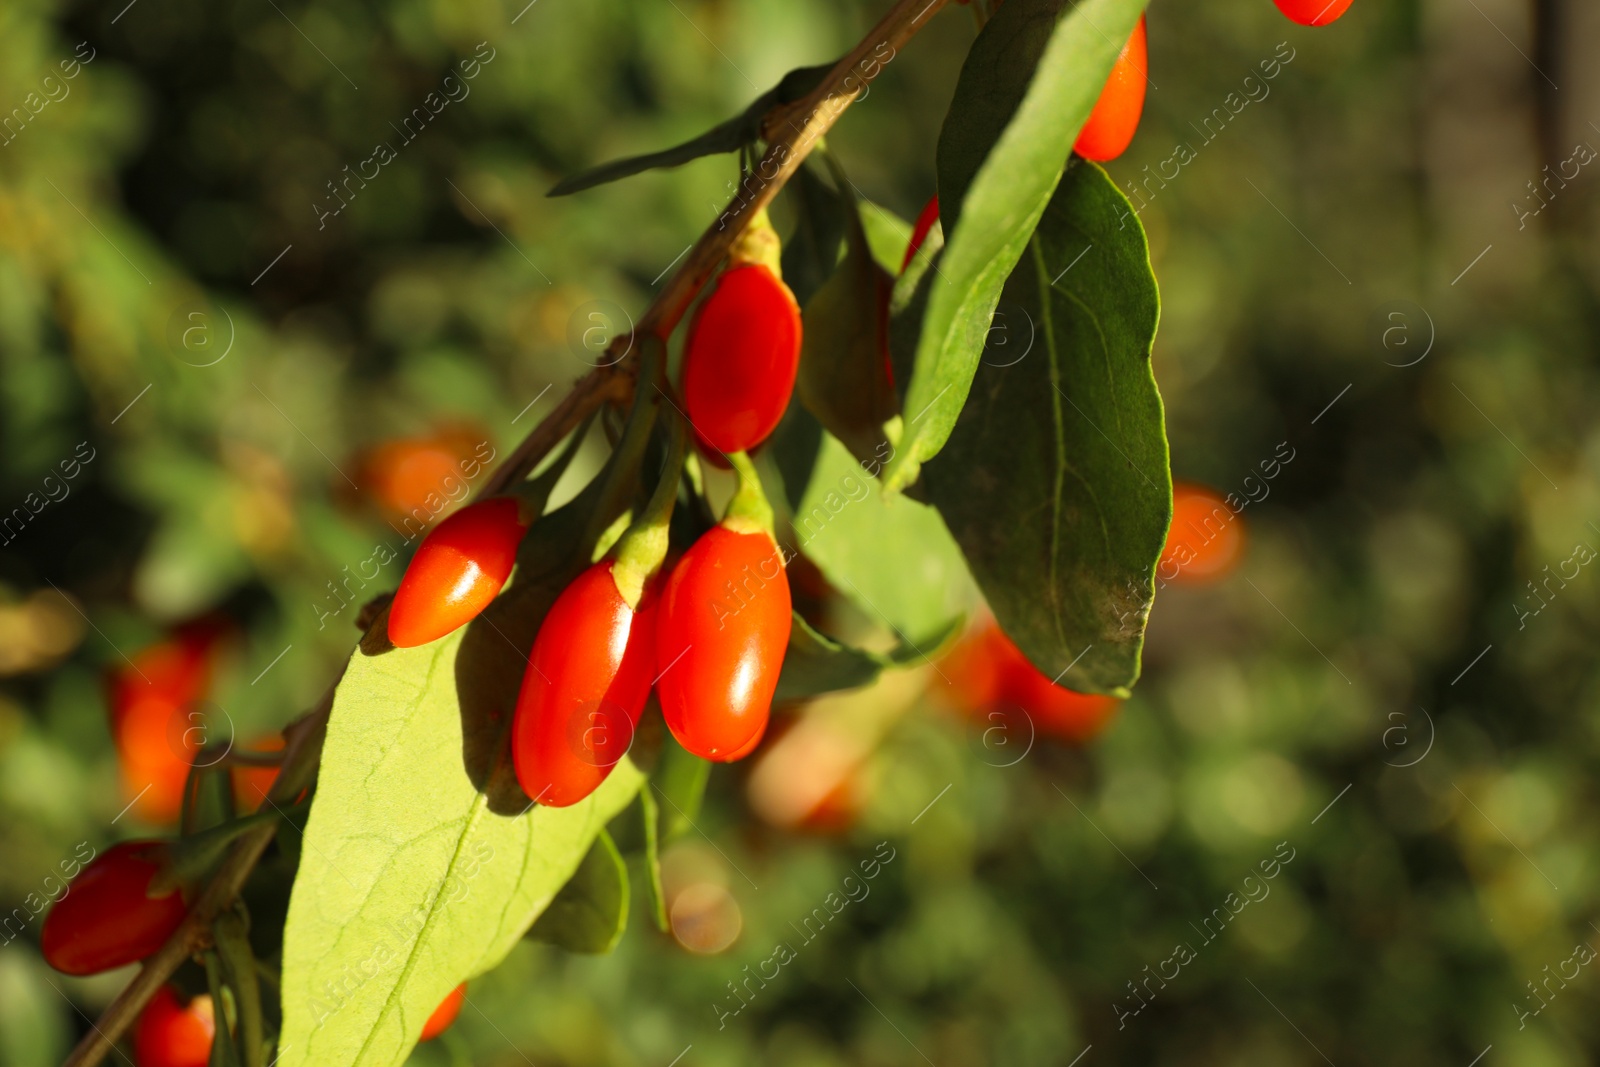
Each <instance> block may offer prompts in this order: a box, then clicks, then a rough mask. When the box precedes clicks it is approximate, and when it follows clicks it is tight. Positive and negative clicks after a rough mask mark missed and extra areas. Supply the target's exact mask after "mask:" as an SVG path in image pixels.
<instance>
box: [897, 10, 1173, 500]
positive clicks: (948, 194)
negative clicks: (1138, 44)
mask: <svg viewBox="0 0 1600 1067" xmlns="http://www.w3.org/2000/svg"><path fill="white" fill-rule="evenodd" d="M1145 3H1146V0H1082V2H1081V3H1079V4H1077V5H1076V6H1075V7H1071V8H1070V10H1068V4H1067V0H1009V2H1008V3H1006V4H1003V5H1001V6H1000V8H999V9H998V10H997V11H996V12H995V14H994V17H993V18H991V19H990V20H989V22H988V23H987V25H985V26H984V28H983V31H982V32H981V33H979V34H978V38H977V40H976V41H974V42H973V45H972V49H971V51H970V52H969V53H968V54H967V60H966V63H965V64H964V65H963V66H962V68H961V77H960V78H959V80H958V81H957V82H956V92H955V98H954V99H953V100H952V101H951V103H950V112H949V114H948V115H947V116H946V117H945V122H944V127H943V128H942V129H941V131H940V133H939V149H938V173H939V211H940V217H941V221H942V222H943V223H944V231H945V234H946V244H945V249H944V255H943V256H942V258H941V259H940V261H939V265H938V266H939V269H938V271H937V273H936V275H935V276H934V278H933V280H932V284H931V291H930V295H929V299H928V309H927V312H926V315H925V317H924V318H923V320H922V331H921V336H920V338H919V340H918V343H917V353H916V369H915V372H914V373H913V374H912V377H911V382H910V384H909V386H908V387H907V390H906V399H905V405H904V410H905V413H906V419H907V422H906V424H905V427H904V430H903V433H902V436H901V439H900V441H899V449H898V452H897V454H896V455H895V458H894V462H893V463H892V464H890V466H889V469H888V471H886V472H885V474H884V480H885V483H886V487H887V488H888V489H889V490H891V491H893V490H897V489H901V488H904V487H905V486H907V485H909V484H911V483H912V482H913V481H915V480H916V478H917V474H918V471H919V470H920V468H921V465H922V464H923V463H924V462H926V461H927V460H928V459H930V458H932V457H933V456H934V455H936V454H937V453H938V451H939V449H940V448H942V447H943V446H944V443H945V441H946V440H947V439H948V438H949V436H950V431H951V430H952V429H953V428H954V426H955V422H956V416H957V415H958V414H959V413H960V411H961V408H962V405H964V404H965V403H966V400H967V393H968V391H969V390H970V389H971V387H972V376H973V374H974V373H975V372H976V371H977V367H978V358H979V356H980V355H981V354H982V352H983V346H984V340H985V338H986V337H987V335H988V332H989V328H990V319H991V316H992V315H993V313H994V310H995V306H996V305H997V304H998V303H999V300H1000V290H1001V288H1002V287H1003V286H1004V285H1005V282H1006V279H1007V278H1008V277H1009V276H1010V274H1011V271H1012V268H1013V267H1015V266H1016V265H1017V263H1018V261H1019V260H1020V259H1021V258H1022V255H1023V252H1024V250H1025V249H1026V247H1027V243H1028V237H1029V235H1030V234H1032V233H1033V230H1034V227H1035V226H1037V225H1038V222H1039V218H1040V216H1041V215H1043V213H1044V209H1045V205H1046V204H1048V203H1049V202H1050V196H1051V193H1052V192H1053V191H1054V190H1055V187H1056V183H1057V182H1058V181H1059V180H1060V178H1061V172H1062V169H1063V168H1064V167H1065V165H1066V162H1067V159H1068V157H1069V156H1070V155H1071V152H1072V145H1073V142H1074V141H1075V140H1076V139H1077V135H1078V131H1079V130H1080V129H1082V127H1083V124H1084V121H1085V120H1086V119H1087V118H1088V117H1089V112H1090V111H1091V110H1093V108H1094V104H1095V101H1096V100H1098V99H1099V97H1100V91H1101V89H1102V88H1103V87H1104V86H1105V82H1106V78H1107V76H1108V75H1109V73H1110V71H1111V67H1112V64H1113V63H1114V62H1115V61H1116V58H1117V55H1118V53H1119V52H1120V51H1121V50H1122V46H1123V44H1124V43H1125V42H1126V41H1127V39H1128V36H1129V35H1130V34H1131V33H1132V32H1133V28H1134V26H1135V25H1136V24H1137V23H1138V21H1139V15H1140V14H1141V13H1142V12H1143V11H1144V7H1145ZM1063 12H1065V14H1063Z"/></svg>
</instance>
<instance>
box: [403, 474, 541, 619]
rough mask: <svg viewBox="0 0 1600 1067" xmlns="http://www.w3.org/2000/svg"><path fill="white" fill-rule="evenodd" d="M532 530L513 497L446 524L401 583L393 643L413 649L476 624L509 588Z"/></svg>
mask: <svg viewBox="0 0 1600 1067" xmlns="http://www.w3.org/2000/svg"><path fill="white" fill-rule="evenodd" d="M527 530H528V525H527V523H524V522H523V521H522V519H521V517H520V515H519V509H518V505H517V502H516V501H515V500H513V499H511V498H509V497H493V498H491V499H489V500H480V501H479V502H478V503H476V504H469V505H468V506H466V507H464V508H462V509H461V510H460V511H458V512H456V513H455V514H454V515H451V516H450V517H449V518H447V519H445V520H444V521H443V522H441V523H440V524H439V525H438V526H437V527H435V528H434V530H433V532H432V533H430V534H428V536H427V537H425V538H423V540H422V545H421V547H420V548H418V549H417V554H416V556H414V557H413V558H412V560H411V565H410V566H408V567H407V568H406V573H405V577H404V578H402V579H400V588H399V590H397V591H396V592H395V594H394V601H393V602H392V603H391V604H390V605H389V640H390V641H393V642H394V643H395V645H396V646H397V647H399V648H413V647H415V646H417V645H425V644H427V643H428V642H430V641H437V640H438V639H439V638H441V637H443V636H445V635H446V634H448V633H451V632H452V631H454V630H455V629H456V628H458V627H460V626H465V625H466V624H467V623H469V622H471V621H472V620H473V619H474V618H476V617H477V615H478V613H479V612H481V611H482V610H483V609H484V608H486V607H488V606H489V604H490V602H491V601H493V600H494V598H495V596H496V595H498V594H499V592H500V588H501V586H503V585H505V584H506V578H508V577H509V576H510V574H511V568H512V566H513V565H514V564H515V563H516V561H517V545H518V544H520V543H521V541H522V535H523V534H524V533H526V532H527Z"/></svg>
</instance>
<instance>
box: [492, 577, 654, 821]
mask: <svg viewBox="0 0 1600 1067" xmlns="http://www.w3.org/2000/svg"><path fill="white" fill-rule="evenodd" d="M612 566H613V562H612V561H611V560H602V561H601V562H599V563H596V564H595V565H594V566H592V567H590V568H589V569H588V570H586V571H584V572H583V573H582V574H580V575H579V576H578V577H577V579H575V580H574V581H573V583H572V584H571V585H569V586H567V588H566V589H564V590H562V593H561V595H560V596H559V597H557V598H556V602H555V604H554V605H553V606H552V607H551V608H550V613H549V614H548V615H546V616H545V620H544V623H543V624H542V625H541V626H540V627H539V636H538V637H537V638H535V639H534V642H533V653H532V655H531V656H529V658H528V669H527V671H526V673H524V674H523V676H522V691H521V692H520V693H519V694H518V695H517V709H516V717H515V718H514V719H513V720H512V726H511V753H512V758H513V761H514V763H515V765H516V770H517V781H518V782H520V783H521V784H522V789H523V791H524V792H525V793H527V794H528V796H529V797H530V798H531V799H533V800H536V801H538V802H539V803H540V804H546V805H549V806H550V807H555V808H564V807H566V806H568V805H569V804H576V803H577V802H578V801H580V800H582V799H583V798H584V797H586V796H588V795H589V794H590V793H592V792H594V791H595V789H596V788H598V787H599V785H600V783H601V782H603V781H605V778H606V775H608V774H610V773H611V768H612V767H614V766H616V764H617V761H618V760H620V759H621V758H622V757H623V756H625V755H626V754H627V752H628V748H629V746H630V745H632V743H633V730H634V727H635V726H637V725H638V723H639V716H640V715H641V714H642V713H643V712H644V703H645V699H646V698H647V697H648V696H649V695H650V680H651V677H652V675H653V674H654V664H655V635H654V630H653V627H652V625H651V623H652V622H653V621H654V620H653V615H652V611H653V605H652V604H651V603H650V602H649V599H648V597H649V594H648V593H647V594H646V598H647V599H645V600H642V601H641V602H640V610H639V611H634V610H633V609H632V608H630V607H628V603H627V601H626V600H624V599H623V597H622V594H621V593H620V592H618V590H617V583H616V581H615V579H614V578H613V577H612V573H611V571H612Z"/></svg>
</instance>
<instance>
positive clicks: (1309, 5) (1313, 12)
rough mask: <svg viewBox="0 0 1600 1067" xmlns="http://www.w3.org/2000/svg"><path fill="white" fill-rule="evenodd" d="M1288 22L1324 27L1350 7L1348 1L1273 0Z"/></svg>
mask: <svg viewBox="0 0 1600 1067" xmlns="http://www.w3.org/2000/svg"><path fill="white" fill-rule="evenodd" d="M1273 2H1274V3H1276V4H1277V5H1278V10H1279V11H1282V12H1283V13H1284V14H1285V15H1286V16H1288V18H1289V19H1290V21H1292V22H1298V23H1299V24H1300V25H1302V26H1326V25H1327V24H1328V23H1330V22H1332V21H1333V20H1334V19H1336V18H1338V17H1339V16H1340V15H1342V14H1344V13H1345V11H1347V10H1348V9H1349V7H1350V0H1273Z"/></svg>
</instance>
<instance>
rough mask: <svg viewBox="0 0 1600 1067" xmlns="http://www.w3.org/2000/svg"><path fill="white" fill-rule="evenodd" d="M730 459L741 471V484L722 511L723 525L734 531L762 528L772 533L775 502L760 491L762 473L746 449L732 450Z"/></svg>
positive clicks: (753, 531) (766, 532)
mask: <svg viewBox="0 0 1600 1067" xmlns="http://www.w3.org/2000/svg"><path fill="white" fill-rule="evenodd" d="M728 462H729V463H731V464H733V469H734V472H735V473H736V474H738V475H739V488H738V489H737V490H735V491H734V494H733V497H732V499H730V500H729V501H728V506H727V508H726V510H724V511H723V513H722V525H724V526H726V527H727V528H728V529H730V530H733V531H734V532H735V533H755V532H756V531H758V530H759V531H760V532H762V533H764V534H766V535H767V536H768V537H773V532H772V531H773V526H772V505H771V504H769V503H768V502H767V495H766V494H765V493H764V492H762V491H761V476H760V475H759V474H757V473H756V466H755V464H754V463H751V462H750V456H749V455H748V454H747V453H744V452H734V453H731V454H730V455H729V456H728ZM774 540H776V538H774Z"/></svg>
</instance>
